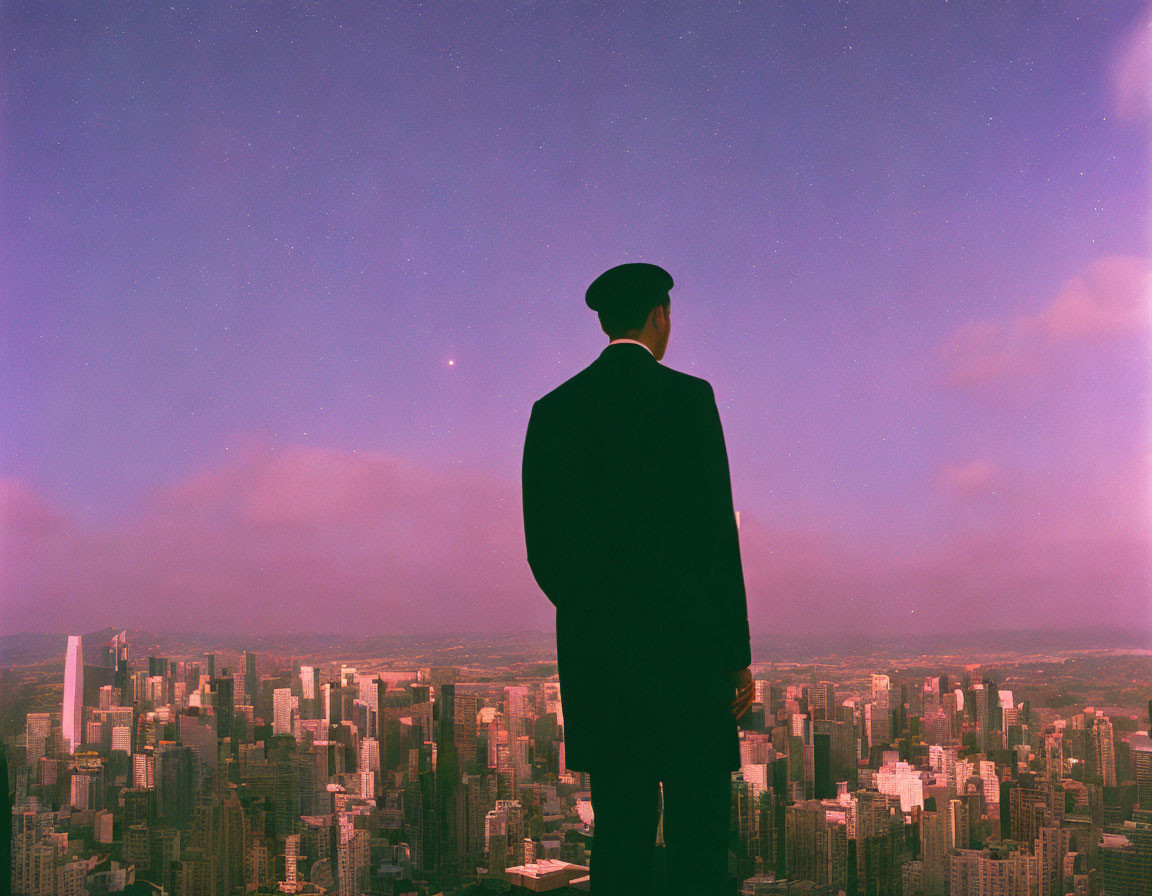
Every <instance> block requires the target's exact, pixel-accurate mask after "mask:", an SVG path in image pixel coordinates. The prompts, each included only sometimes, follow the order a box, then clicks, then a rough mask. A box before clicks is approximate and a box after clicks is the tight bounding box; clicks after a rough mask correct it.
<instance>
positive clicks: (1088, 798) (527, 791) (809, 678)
mask: <svg viewBox="0 0 1152 896" xmlns="http://www.w3.org/2000/svg"><path fill="white" fill-rule="evenodd" d="M78 637H79V636H75V635H73V636H69V642H68V649H67V652H68V656H69V657H75V652H76V651H77V650H78V649H79V647H80V645H79V643H77V640H76V639H77V638H78ZM142 647H143V645H141V644H136V643H134V642H133V639H132V637H131V636H130V635H129V634H128V633H127V632H124V631H121V632H115V633H110V637H109V638H108V639H107V640H104V639H103V637H101V639H100V641H99V643H89V644H88V650H87V652H88V653H89V654H90V658H91V659H93V660H94V661H95V662H93V663H89V664H85V665H84V667H83V669H84V679H83V686H82V690H83V700H82V701H81V702H80V713H81V717H80V720H81V721H82V722H83V724H82V726H81V729H80V730H82V731H83V736H82V742H80V743H78V744H76V743H70V742H69V738H68V737H67V736H66V734H65V732H66V730H67V728H68V724H69V723H68V717H69V714H70V713H71V711H72V708H73V704H72V700H71V697H70V695H69V685H68V682H69V680H71V678H72V676H73V675H74V672H75V669H74V666H73V664H72V663H70V662H67V661H66V662H65V663H64V664H63V665H64V667H65V668H64V671H63V679H60V678H56V680H55V681H53V680H52V679H53V678H55V676H54V675H53V674H52V673H51V672H50V671H49V670H48V668H47V667H45V666H44V664H43V663H41V662H33V663H29V664H22V663H15V664H12V665H9V666H7V667H6V668H5V669H4V670H3V671H4V673H5V676H6V677H5V691H4V692H3V696H4V698H5V701H6V702H7V703H8V704H9V705H8V706H4V707H0V709H3V710H4V712H2V713H0V742H2V749H3V750H4V751H5V753H4V754H0V756H3V755H6V757H7V758H8V760H9V766H8V767H9V780H10V781H11V782H13V793H14V805H13V812H12V818H11V821H12V834H13V836H12V868H11V874H12V878H11V879H12V883H13V891H14V892H15V893H20V894H28V896H53V894H63V893H74V892H94V893H102V892H126V893H129V892H130V893H133V894H135V893H140V892H154V891H155V890H156V889H157V888H159V887H163V888H164V889H165V890H167V891H169V892H172V893H173V894H174V896H185V894H187V896H210V894H214V893H215V894H223V893H235V892H248V893H253V892H255V893H285V892H287V893H293V892H295V893H321V892H328V893H332V894H339V896H357V894H363V893H373V894H377V893H378V894H381V896H425V894H433V893H445V894H449V896H479V894H481V893H488V892H492V891H493V889H496V890H497V891H503V892H511V893H513V894H517V893H521V892H553V893H556V894H562V893H580V892H587V891H588V886H589V877H588V873H589V865H590V863H591V859H592V858H594V856H595V853H596V849H597V847H596V839H595V830H596V813H595V810H594V808H593V805H592V802H591V800H590V798H589V785H590V782H589V779H588V775H587V774H585V773H583V772H580V771H576V770H573V769H571V768H569V767H568V766H567V764H566V756H567V750H566V746H565V744H566V737H565V714H564V711H563V693H562V688H561V686H560V683H559V682H558V681H557V680H556V675H555V668H554V666H553V667H552V668H551V670H550V671H549V670H548V669H546V668H542V667H541V664H539V663H536V664H533V663H525V662H524V661H523V658H524V657H529V656H535V657H536V659H537V660H539V659H542V658H543V656H542V653H546V651H542V647H543V645H542V644H540V643H524V644H523V645H521V647H522V649H523V651H524V654H523V656H522V657H513V656H510V655H509V654H507V653H505V652H504V651H505V648H497V649H495V650H487V649H485V648H483V647H480V646H479V645H477V647H479V649H477V650H473V651H472V652H470V653H469V654H468V655H467V657H465V656H462V655H461V654H460V653H459V651H455V652H453V651H451V650H449V649H448V648H447V647H446V646H445V648H444V650H443V652H442V653H438V654H428V653H424V652H423V651H422V650H420V648H418V647H411V648H409V649H408V650H407V651H404V652H400V653H394V654H385V655H377V656H376V657H375V658H373V659H367V660H363V661H361V660H352V659H351V658H350V657H348V656H347V655H345V654H342V653H341V652H340V651H339V649H338V647H336V646H333V647H332V648H330V649H329V651H328V655H327V657H325V658H319V657H317V658H311V659H309V662H307V663H305V662H304V661H303V659H302V658H301V657H299V656H292V655H275V654H268V653H264V652H253V651H251V650H248V649H226V650H222V649H215V648H209V649H207V650H204V649H203V646H201V647H197V648H192V649H189V648H188V647H187V646H183V647H177V646H176V645H170V647H171V649H169V650H164V651H162V652H161V651H159V650H157V651H154V650H153V647H148V648H147V649H146V650H142V649H141V648H142ZM788 656H789V654H788V653H787V652H785V651H779V652H778V653H777V654H776V656H775V657H774V660H781V659H787V657H788ZM1150 656H1152V654H1150V653H1149V652H1148V651H1140V650H1127V651H1126V650H1117V651H1113V652H1112V655H1111V656H1107V657H1106V656H1093V652H1092V651H1086V650H1072V651H1070V652H1069V653H1068V654H1067V655H1064V656H1060V657H1054V656H1044V655H1029V654H1027V653H1021V652H1019V651H1015V650H1012V649H1009V650H1007V651H1006V652H1003V653H999V654H992V655H988V656H984V657H981V658H976V657H973V656H954V657H944V656H930V655H923V656H919V657H914V658H911V659H912V662H911V663H908V662H899V661H889V662H887V663H883V664H881V665H877V664H876V662H875V658H874V657H872V656H868V655H863V654H843V655H841V656H840V657H839V660H838V662H837V663H835V664H834V665H825V666H822V667H821V668H820V669H819V673H817V669H816V667H811V668H804V666H803V664H799V665H795V664H794V665H789V664H787V663H786V662H785V663H783V664H782V665H781V666H779V667H777V666H776V665H775V662H771V663H764V662H761V663H757V664H756V665H757V671H756V677H755V679H754V701H753V703H752V709H751V710H750V713H749V715H748V717H747V718H746V719H744V720H743V722H742V725H741V729H742V730H741V731H740V734H739V767H738V769H736V770H735V771H734V772H733V773H732V777H731V791H730V793H731V807H732V815H731V827H730V831H729V833H730V836H729V841H728V846H729V868H730V878H731V873H732V872H734V874H735V880H734V883H735V885H736V886H737V888H738V890H739V892H740V893H741V894H742V896H781V894H784V893H787V892H791V891H792V887H793V886H794V885H795V884H796V883H798V882H801V881H807V882H809V884H810V885H814V886H810V889H811V892H813V894H814V896H835V894H837V893H847V894H848V896H856V894H864V893H870V892H875V893H878V894H881V896H885V894H886V896H898V894H903V896H979V894H980V893H982V892H984V890H982V889H981V882H982V881H984V882H986V880H987V878H988V876H990V875H991V876H994V877H996V878H998V879H999V880H1000V888H1001V889H1002V891H1003V892H1004V893H1005V894H1006V896H1036V894H1037V893H1039V894H1041V896H1060V894H1082V893H1096V892H1099V893H1100V894H1101V896H1121V894H1131V893H1140V894H1142V893H1144V892H1145V891H1146V890H1147V887H1148V886H1149V884H1152V878H1149V877H1148V875H1147V873H1146V870H1147V868H1148V867H1149V863H1150V862H1152V738H1150V737H1149V734H1148V731H1149V727H1148V726H1149V723H1150V720H1152V700H1148V699H1147V698H1148V696H1149V691H1148V681H1149V677H1148V676H1149V670H1150V669H1152V665H1150V663H1152V660H1150ZM417 657H418V659H416V658H417ZM445 659H447V660H448V663H443V662H442V661H443V660H445ZM465 659H466V662H464V663H463V664H458V661H460V660H465ZM57 662H59V660H58V659H57ZM544 665H545V666H546V665H547V664H544ZM57 668H59V667H57ZM878 668H882V669H884V670H885V671H877V669H878ZM46 672H48V673H49V674H48V675H47V676H46V675H45V673H46ZM675 674H680V673H679V670H678V672H677V673H675ZM1069 689H1074V690H1076V691H1077V692H1079V693H1080V694H1081V695H1082V697H1083V699H1082V700H1075V699H1068V696H1069ZM62 704H63V706H62ZM11 706H20V707H24V708H26V711H24V712H22V713H16V714H15V715H13V714H12V713H11V712H10V708H11ZM681 709H682V711H683V712H684V713H685V718H686V719H687V718H690V715H691V708H690V707H687V706H685V707H681ZM61 710H63V711H61ZM21 716H23V718H21ZM618 733H619V734H621V735H622V734H623V732H618ZM663 849H664V844H663V843H662V842H658V843H657V850H658V851H662V850H663ZM509 885H510V886H511V890H509V889H508V888H509ZM666 887H667V884H666V883H664V882H663V876H662V875H661V874H660V873H659V872H658V873H657V889H656V892H660V893H664V892H668V890H667V888H666Z"/></svg>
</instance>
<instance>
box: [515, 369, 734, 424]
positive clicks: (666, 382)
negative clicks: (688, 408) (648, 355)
mask: <svg viewBox="0 0 1152 896" xmlns="http://www.w3.org/2000/svg"><path fill="white" fill-rule="evenodd" d="M648 370H649V371H650V372H651V375H650V376H649V377H648V382H649V383H650V384H651V386H652V387H653V388H656V389H659V390H661V391H664V392H672V393H675V394H677V395H680V396H684V397H687V398H689V399H691V398H697V399H699V400H702V401H704V400H712V399H713V398H714V393H713V391H712V384H711V383H709V382H708V380H706V379H704V378H703V377H699V376H694V375H693V374H690V373H685V372H684V371H682V370H676V369H675V368H672V367H667V366H665V365H664V364H654V365H652V367H650V368H648ZM605 373H606V371H605V369H604V368H603V367H602V366H600V365H598V364H597V363H595V362H594V363H592V364H590V365H588V366H587V367H585V368H584V369H583V370H581V371H580V372H579V373H577V374H576V375H575V376H572V377H570V378H569V379H567V380H565V381H564V382H562V383H561V384H560V385H559V386H557V387H556V388H555V389H553V390H552V391H551V392H548V393H547V394H545V395H543V396H542V397H541V398H539V399H537V401H536V403H535V407H536V408H538V409H539V410H541V411H542V412H547V411H550V410H552V409H555V408H560V407H565V406H567V405H569V404H570V403H574V402H583V401H587V400H588V399H589V398H594V397H595V396H596V395H598V394H600V393H603V392H604V391H606V390H611V389H616V388H618V387H619V383H617V382H616V381H614V380H612V379H610V378H608V377H607V376H605Z"/></svg>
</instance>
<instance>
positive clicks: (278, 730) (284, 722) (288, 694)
mask: <svg viewBox="0 0 1152 896" xmlns="http://www.w3.org/2000/svg"><path fill="white" fill-rule="evenodd" d="M292 700H293V697H292V689H291V688H276V689H275V690H274V691H272V733H273V734H274V735H275V734H291V733H292Z"/></svg>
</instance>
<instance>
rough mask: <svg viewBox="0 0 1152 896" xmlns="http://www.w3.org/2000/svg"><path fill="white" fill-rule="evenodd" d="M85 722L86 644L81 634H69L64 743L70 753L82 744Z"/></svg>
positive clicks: (65, 654)
mask: <svg viewBox="0 0 1152 896" xmlns="http://www.w3.org/2000/svg"><path fill="white" fill-rule="evenodd" d="M83 724H84V645H83V644H82V643H81V640H80V635H69V636H68V647H67V649H66V650H65V653H64V715H63V719H62V727H63V730H64V743H65V744H67V746H68V752H69V753H75V752H76V750H77V748H78V747H79V746H80V740H81V736H82V733H83Z"/></svg>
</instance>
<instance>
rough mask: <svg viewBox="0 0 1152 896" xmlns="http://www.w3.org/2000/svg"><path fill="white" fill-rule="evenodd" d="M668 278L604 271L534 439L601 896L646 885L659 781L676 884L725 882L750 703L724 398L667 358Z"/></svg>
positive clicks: (543, 544)
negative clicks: (594, 331) (585, 334)
mask: <svg viewBox="0 0 1152 896" xmlns="http://www.w3.org/2000/svg"><path fill="white" fill-rule="evenodd" d="M671 288H672V278H671V277H670V276H669V275H668V273H667V272H666V271H664V270H663V269H661V268H659V267H657V266H655V265H648V264H625V265H620V266H618V267H615V268H612V269H611V270H609V271H606V272H605V273H604V274H602V275H601V276H600V277H598V278H597V279H596V280H595V282H593V284H592V285H591V286H590V287H589V289H588V292H587V295H586V301H587V304H588V306H589V307H590V308H592V309H593V310H594V311H596V312H597V313H598V314H599V317H600V323H601V328H602V329H603V330H604V332H605V333H606V334H607V335H608V337H609V339H610V340H611V341H610V342H609V344H608V347H607V348H605V349H604V351H603V352H602V353H601V354H600V357H599V358H597V359H596V361H594V362H593V363H592V364H591V365H590V366H589V367H587V368H585V369H584V370H582V371H581V372H580V373H578V374H576V376H574V377H572V378H571V379H570V380H568V381H567V382H565V383H563V384H562V385H561V386H559V387H558V388H556V389H554V390H553V391H552V392H550V393H548V394H547V395H545V396H544V397H543V398H541V399H540V400H539V401H537V402H536V403H535V405H533V408H532V416H531V419H530V420H529V423H528V432H527V436H526V438H525V445H524V464H523V492H524V494H523V497H524V533H525V541H526V543H527V549H528V562H529V565H530V566H531V568H532V572H533V574H534V576H535V577H536V581H537V583H538V584H539V585H540V588H541V590H542V591H543V592H544V593H545V595H547V597H548V599H549V600H550V601H551V602H552V603H553V604H555V606H556V640H557V654H558V660H559V671H560V695H561V701H562V705H563V710H564V738H565V750H566V765H567V766H568V768H570V769H573V770H577V771H585V772H588V773H590V776H591V786H592V807H593V812H594V814H595V837H594V842H593V848H592V852H593V856H592V884H593V892H594V893H595V894H596V896H610V894H614V893H628V894H638V893H644V892H647V887H648V885H649V878H650V873H651V865H652V857H653V850H654V845H655V839H656V828H657V823H658V821H659V817H660V795H661V783H662V784H663V800H664V807H663V817H664V828H663V831H664V841H665V844H666V846H667V849H668V861H669V872H670V875H669V876H670V879H671V880H672V881H673V882H674V883H675V884H676V885H678V886H680V887H682V888H683V891H684V892H687V893H693V894H698V896H699V894H712V893H722V892H725V886H726V880H727V857H728V819H729V807H730V800H731V774H730V773H731V771H733V770H735V769H736V768H738V767H739V764H740V760H739V745H738V736H737V730H736V719H737V718H739V717H740V716H741V715H743V714H744V713H745V712H746V711H747V710H748V707H749V706H750V705H751V702H752V696H753V694H752V675H751V672H750V671H749V669H748V666H749V663H750V662H751V655H750V651H749V642H748V611H747V606H746V599H745V592H744V577H743V570H742V568H741V564H740V547H739V542H738V539H737V530H736V519H735V514H734V512H733V507H732V487H731V482H730V479H729V473H728V456H727V452H726V449H725V446H724V434H723V431H722V429H721V426H720V416H719V413H718V411H717V409H716V399H715V396H714V394H713V392H712V387H711V386H710V385H709V384H708V382H707V381H706V380H703V379H700V378H698V377H694V376H690V375H688V374H685V373H681V372H679V371H676V370H672V369H671V368H668V367H664V366H663V365H661V364H660V363H659V362H660V359H661V358H663V356H664V351H665V348H666V347H667V344H668V336H669V327H670V317H669V313H670V310H671V307H670V306H671V301H670V298H669V295H668V293H669V290H670V289H671Z"/></svg>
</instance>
